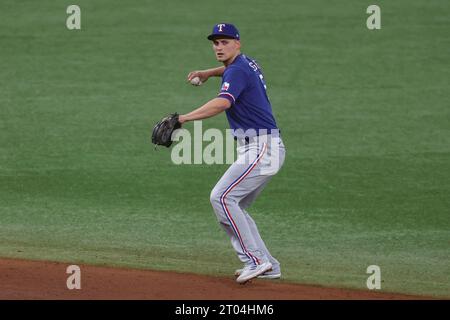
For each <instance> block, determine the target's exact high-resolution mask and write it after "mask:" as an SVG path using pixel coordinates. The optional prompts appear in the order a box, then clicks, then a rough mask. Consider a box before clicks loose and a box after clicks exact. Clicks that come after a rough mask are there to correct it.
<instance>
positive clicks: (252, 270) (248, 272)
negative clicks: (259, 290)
mask: <svg viewBox="0 0 450 320" xmlns="http://www.w3.org/2000/svg"><path fill="white" fill-rule="evenodd" d="M271 269H272V264H271V263H270V262H268V261H267V262H264V263H261V264H258V265H252V266H248V267H245V268H244V269H243V270H242V273H241V274H240V275H239V277H237V279H236V282H238V283H245V282H247V281H249V280H250V279H253V278H256V277H257V276H259V275H261V274H263V273H264V272H266V271H269V270H271Z"/></svg>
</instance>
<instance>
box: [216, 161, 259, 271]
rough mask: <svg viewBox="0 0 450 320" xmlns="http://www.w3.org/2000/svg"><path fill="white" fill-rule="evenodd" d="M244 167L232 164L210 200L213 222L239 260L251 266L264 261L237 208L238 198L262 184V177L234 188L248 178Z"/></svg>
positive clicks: (245, 221) (243, 216) (241, 213)
mask: <svg viewBox="0 0 450 320" xmlns="http://www.w3.org/2000/svg"><path fill="white" fill-rule="evenodd" d="M248 168H249V166H245V165H242V164H239V163H234V164H232V165H231V166H230V168H229V169H228V170H227V171H226V172H225V174H224V175H223V176H222V178H221V179H220V180H219V182H218V183H217V184H216V186H215V187H214V189H213V190H212V192H211V199H210V200H211V204H212V206H213V208H214V211H215V213H216V216H217V219H218V221H219V223H220V224H221V226H222V227H223V228H224V229H225V231H226V232H227V234H228V235H229V236H230V240H231V243H232V245H233V248H234V249H235V250H236V252H237V254H238V257H239V259H240V260H241V261H242V262H244V263H245V264H247V265H251V264H260V263H261V262H262V261H267V260H268V258H267V257H266V256H265V254H264V252H262V251H261V250H260V249H259V247H258V245H257V243H256V241H255V239H254V238H253V232H252V231H251V229H250V226H249V224H248V221H247V217H246V215H245V213H244V212H243V211H242V209H241V207H240V206H239V202H240V200H241V199H242V198H244V197H245V196H246V195H248V194H249V193H250V192H252V191H253V190H254V189H256V188H258V187H259V185H261V184H262V183H264V177H261V178H257V177H256V178H252V179H251V180H252V181H251V183H249V182H245V187H243V188H238V186H239V185H240V184H242V183H244V180H247V179H248V178H249V177H248V175H249V173H250V172H249V170H248ZM244 175H245V177H244Z"/></svg>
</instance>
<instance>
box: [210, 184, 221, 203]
mask: <svg viewBox="0 0 450 320" xmlns="http://www.w3.org/2000/svg"><path fill="white" fill-rule="evenodd" d="M221 196H222V194H221V192H219V190H217V189H216V188H214V189H213V190H212V191H211V194H210V196H209V201H210V202H211V205H212V206H213V207H214V208H215V207H217V206H220V197H221Z"/></svg>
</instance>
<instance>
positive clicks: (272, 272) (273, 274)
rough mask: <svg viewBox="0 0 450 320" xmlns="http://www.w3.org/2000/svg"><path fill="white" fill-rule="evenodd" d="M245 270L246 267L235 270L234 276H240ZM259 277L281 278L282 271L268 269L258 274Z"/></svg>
mask: <svg viewBox="0 0 450 320" xmlns="http://www.w3.org/2000/svg"><path fill="white" fill-rule="evenodd" d="M243 270H244V268H242V269H237V270H236V271H235V272H234V276H235V277H239V276H240V275H241V273H242V271H243ZM258 278H259V279H280V278H281V271H280V270H274V269H272V270H270V271H266V272H264V273H263V274H260V275H259V276H258Z"/></svg>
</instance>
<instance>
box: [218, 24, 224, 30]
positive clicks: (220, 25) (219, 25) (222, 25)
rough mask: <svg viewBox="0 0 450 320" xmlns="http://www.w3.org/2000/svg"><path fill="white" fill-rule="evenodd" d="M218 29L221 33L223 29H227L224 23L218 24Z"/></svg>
mask: <svg viewBox="0 0 450 320" xmlns="http://www.w3.org/2000/svg"><path fill="white" fill-rule="evenodd" d="M217 27H219V32H222V28H223V27H225V25H224V24H223V23H221V24H218V25H217Z"/></svg>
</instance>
